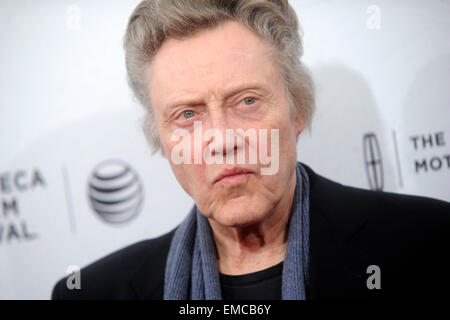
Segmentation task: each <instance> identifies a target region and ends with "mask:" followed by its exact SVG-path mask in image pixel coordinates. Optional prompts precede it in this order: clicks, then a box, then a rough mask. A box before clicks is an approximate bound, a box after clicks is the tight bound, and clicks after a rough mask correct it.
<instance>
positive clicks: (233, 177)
mask: <svg viewBox="0 0 450 320" xmlns="http://www.w3.org/2000/svg"><path fill="white" fill-rule="evenodd" d="M252 174H255V172H253V171H252V170H249V169H247V168H241V167H233V168H230V169H224V170H223V171H222V172H221V173H219V175H217V177H216V178H215V179H214V181H213V184H215V183H218V182H220V183H228V184H229V183H236V182H240V181H244V180H245V179H247V177H248V176H249V175H252Z"/></svg>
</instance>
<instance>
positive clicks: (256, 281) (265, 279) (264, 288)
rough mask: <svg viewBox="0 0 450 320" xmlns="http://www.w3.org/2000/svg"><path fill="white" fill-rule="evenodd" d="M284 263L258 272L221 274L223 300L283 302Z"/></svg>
mask: <svg viewBox="0 0 450 320" xmlns="http://www.w3.org/2000/svg"><path fill="white" fill-rule="evenodd" d="M282 272H283V262H280V263H279V264H277V265H275V266H273V267H270V268H268V269H264V270H261V271H257V272H252V273H247V274H242V275H237V276H231V275H226V274H222V273H221V274H220V285H221V289H222V299H223V300H281V283H282V280H281V279H282Z"/></svg>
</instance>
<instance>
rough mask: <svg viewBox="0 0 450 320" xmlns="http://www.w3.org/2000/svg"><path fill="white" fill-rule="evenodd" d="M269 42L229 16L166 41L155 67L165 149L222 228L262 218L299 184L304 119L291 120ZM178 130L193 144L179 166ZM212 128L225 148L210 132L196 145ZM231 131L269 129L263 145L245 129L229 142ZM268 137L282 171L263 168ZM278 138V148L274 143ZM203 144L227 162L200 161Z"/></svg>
mask: <svg viewBox="0 0 450 320" xmlns="http://www.w3.org/2000/svg"><path fill="white" fill-rule="evenodd" d="M269 48H270V47H269V45H268V44H267V43H266V42H264V41H263V40H261V39H260V38H259V37H257V36H256V35H254V34H253V33H252V32H251V31H249V30H248V29H246V28H245V27H244V26H242V25H241V24H239V23H238V22H226V23H224V24H223V25H222V26H220V27H217V28H214V29H209V30H203V31H201V32H199V33H197V34H196V35H194V36H192V37H188V38H186V39H183V40H176V39H172V38H170V39H167V40H166V41H165V42H164V43H163V45H162V47H161V48H160V49H159V51H158V52H157V54H156V56H155V58H154V61H153V63H152V66H151V68H150V69H149V80H150V81H149V92H150V97H151V104H152V105H153V108H154V112H155V119H156V121H157V129H158V133H159V136H160V140H161V145H162V148H163V151H164V153H165V155H166V157H167V158H168V160H169V162H170V165H171V167H172V170H173V172H174V174H175V176H176V178H177V180H178V182H179V183H180V184H181V186H182V187H183V188H184V190H185V191H186V192H187V193H188V194H189V195H190V196H191V197H192V198H193V199H194V201H195V203H196V204H197V206H198V208H199V210H200V212H202V213H203V214H204V215H205V216H206V217H208V218H210V219H212V220H215V221H216V222H217V223H220V224H221V225H223V226H233V227H239V226H248V225H251V224H254V223H258V222H260V221H262V220H264V219H265V218H267V217H269V216H270V215H271V214H272V213H273V212H274V209H275V207H276V206H277V205H278V204H279V203H280V201H281V199H282V198H283V197H286V193H287V190H288V188H289V187H290V186H291V185H292V182H293V181H294V184H295V162H296V136H297V135H298V134H299V133H300V132H301V130H302V129H303V124H302V123H303V122H302V121H301V119H300V118H299V117H297V118H296V120H293V119H291V116H290V108H289V104H288V101H287V99H286V95H285V92H284V87H283V81H282V78H281V75H280V71H279V68H278V65H277V64H276V63H275V60H274V59H273V56H272V55H271V54H270V52H269ZM194 122H195V124H196V125H197V126H195V127H194ZM198 124H201V126H198ZM177 129H184V130H186V131H185V132H187V136H185V137H184V138H185V139H186V138H190V140H183V141H184V142H185V144H184V146H188V148H190V149H191V150H190V156H189V157H190V159H191V161H190V163H181V164H178V162H177V161H174V158H173V156H172V151H174V148H176V146H180V140H176V141H173V139H171V137H172V135H173V134H174V132H177V131H176V130H177ZM208 129H215V130H216V133H222V134H223V140H224V144H223V146H222V145H220V144H219V143H217V142H218V139H215V138H211V137H205V139H204V140H203V139H202V138H201V139H202V140H200V143H197V144H196V143H195V139H194V136H195V135H199V136H200V137H203V136H202V134H203V133H205V131H207V130H208ZM226 129H242V130H243V131H244V132H245V131H247V130H248V129H252V130H254V131H253V132H256V133H258V132H259V131H258V130H259V129H266V130H267V135H266V137H262V136H260V135H257V143H254V142H255V140H252V139H250V136H244V135H241V136H242V139H239V135H238V138H237V139H235V140H234V141H233V142H231V143H225V141H226V140H225V139H226ZM271 129H278V130H279V141H277V140H278V139H275V138H273V136H271ZM178 131H179V130H178ZM250 131H251V130H250ZM197 137H198V136H197ZM263 138H264V139H263ZM263 140H264V141H263ZM186 141H188V142H187V144H186ZM198 141H199V140H197V142H198ZM264 142H265V143H266V144H267V150H268V151H267V155H270V157H271V158H272V162H273V161H275V158H274V157H276V161H279V169H278V168H277V169H278V170H277V171H276V173H274V174H270V175H262V174H261V169H262V168H265V167H266V168H267V167H268V165H267V164H266V163H264V164H263V161H261V157H260V152H261V146H262V145H261V143H264ZM277 143H279V150H277V149H276V148H274V149H272V148H273V147H274V146H276V144H277ZM219 146H220V147H219ZM199 150H200V151H201V153H200V154H201V155H203V154H205V155H210V156H211V155H213V156H218V155H223V157H224V161H223V162H224V163H223V164H217V163H214V164H207V163H206V162H205V158H202V161H201V163H200V164H198V163H197V164H194V162H195V161H194V154H195V153H196V152H198V151H199ZM271 150H272V154H271ZM273 150H275V152H273ZM251 152H255V153H254V154H257V161H256V162H252V163H250V162H251V161H250V159H249V154H250V153H251ZM243 153H245V164H239V163H238V162H237V159H238V156H239V155H241V156H242V154H243ZM276 153H278V154H276ZM229 155H234V156H235V158H234V164H227V162H226V161H225V157H226V156H229ZM185 162H186V161H185ZM236 169H238V170H236ZM239 169H240V170H239ZM221 178H223V179H221Z"/></svg>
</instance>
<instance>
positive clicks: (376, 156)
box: [363, 133, 384, 190]
mask: <svg viewBox="0 0 450 320" xmlns="http://www.w3.org/2000/svg"><path fill="white" fill-rule="evenodd" d="M363 146H364V162H365V164H366V173H367V179H368V181H369V187H370V189H372V190H383V187H384V174H383V163H382V161H381V152H380V146H379V145H378V140H377V136H376V135H375V134H374V133H367V134H365V135H364V138H363Z"/></svg>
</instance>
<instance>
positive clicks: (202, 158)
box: [170, 121, 280, 175]
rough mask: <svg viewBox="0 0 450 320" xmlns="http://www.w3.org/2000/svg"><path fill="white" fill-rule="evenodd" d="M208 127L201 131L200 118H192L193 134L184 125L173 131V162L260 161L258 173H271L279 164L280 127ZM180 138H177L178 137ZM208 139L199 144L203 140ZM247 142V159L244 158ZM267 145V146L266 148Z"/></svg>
mask: <svg viewBox="0 0 450 320" xmlns="http://www.w3.org/2000/svg"><path fill="white" fill-rule="evenodd" d="M268 131H269V130H268V129H254V128H250V129H247V130H243V129H225V137H224V134H223V131H221V130H218V129H216V128H210V129H207V130H205V131H203V127H202V122H201V121H195V122H194V130H193V135H192V134H191V132H190V131H189V130H187V129H182V128H178V129H176V130H174V131H173V133H172V136H171V141H178V143H177V144H176V145H175V146H174V147H173V148H172V152H171V155H170V156H171V160H172V162H173V163H174V164H176V165H179V164H202V163H206V164H230V165H231V164H234V163H236V164H260V165H262V167H261V175H274V174H276V173H277V172H278V169H279V165H280V130H279V129H270V137H269V135H268V134H269V132H268ZM180 138H181V139H180ZM205 141H206V142H209V143H208V144H207V145H206V147H205V148H203V143H204V142H205ZM246 145H248V162H246V159H247V154H246ZM269 145H270V150H268V149H269Z"/></svg>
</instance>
